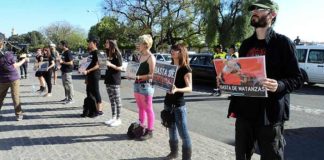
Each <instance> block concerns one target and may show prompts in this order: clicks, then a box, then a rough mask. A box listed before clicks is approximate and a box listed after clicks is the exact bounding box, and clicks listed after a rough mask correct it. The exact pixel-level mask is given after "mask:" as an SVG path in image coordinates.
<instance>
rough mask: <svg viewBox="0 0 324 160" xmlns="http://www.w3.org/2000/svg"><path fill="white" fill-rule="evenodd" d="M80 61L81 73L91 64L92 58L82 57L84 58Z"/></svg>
mask: <svg viewBox="0 0 324 160" xmlns="http://www.w3.org/2000/svg"><path fill="white" fill-rule="evenodd" d="M79 63H80V65H79V69H78V71H79V73H83V72H84V71H85V70H86V69H87V68H88V66H89V65H90V63H91V60H88V58H82V60H81V61H80V62H79Z"/></svg>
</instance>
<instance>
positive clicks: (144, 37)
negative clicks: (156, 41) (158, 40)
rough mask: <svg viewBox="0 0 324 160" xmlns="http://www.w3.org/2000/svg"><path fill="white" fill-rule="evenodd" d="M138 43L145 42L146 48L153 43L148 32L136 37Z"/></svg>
mask: <svg viewBox="0 0 324 160" xmlns="http://www.w3.org/2000/svg"><path fill="white" fill-rule="evenodd" d="M137 43H139V44H141V43H142V44H145V45H146V47H147V49H150V48H151V47H152V44H153V39H152V36H151V35H149V34H144V35H141V36H139V37H138V42H137Z"/></svg>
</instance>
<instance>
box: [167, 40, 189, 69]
mask: <svg viewBox="0 0 324 160" xmlns="http://www.w3.org/2000/svg"><path fill="white" fill-rule="evenodd" d="M171 49H172V50H176V51H179V53H178V54H179V66H181V67H183V66H189V55H188V50H187V47H185V46H184V45H183V44H175V45H173V46H171ZM172 64H174V61H173V59H172Z"/></svg>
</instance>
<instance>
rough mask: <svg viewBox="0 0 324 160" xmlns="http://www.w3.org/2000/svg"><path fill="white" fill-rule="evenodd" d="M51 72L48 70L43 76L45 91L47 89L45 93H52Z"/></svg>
mask: <svg viewBox="0 0 324 160" xmlns="http://www.w3.org/2000/svg"><path fill="white" fill-rule="evenodd" d="M52 72H53V71H52V69H50V70H48V71H47V72H45V73H44V74H43V76H44V79H45V82H46V84H47V89H48V92H47V93H52Z"/></svg>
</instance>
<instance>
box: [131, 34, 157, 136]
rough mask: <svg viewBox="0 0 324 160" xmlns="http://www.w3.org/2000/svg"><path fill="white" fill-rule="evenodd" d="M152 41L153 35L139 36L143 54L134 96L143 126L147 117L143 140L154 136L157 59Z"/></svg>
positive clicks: (139, 45) (138, 47)
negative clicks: (154, 77) (154, 80)
mask: <svg viewBox="0 0 324 160" xmlns="http://www.w3.org/2000/svg"><path fill="white" fill-rule="evenodd" d="M152 43H153V39H152V37H151V35H148V34H145V35H142V36H140V37H139V39H138V42H137V44H136V49H137V50H138V51H139V52H140V54H141V55H140V57H139V62H140V66H139V68H138V71H137V73H136V80H135V83H134V96H135V99H136V104H137V107H138V114H139V121H140V124H141V126H143V127H145V121H146V119H147V129H146V131H145V133H144V135H143V136H142V137H141V138H140V139H141V140H147V139H150V138H152V137H153V128H154V119H155V115H154V112H153V104H152V100H153V94H154V88H153V86H152V84H151V81H152V78H153V73H154V68H155V63H156V60H155V57H154V56H153V54H152V53H151V51H150V48H151V47H152Z"/></svg>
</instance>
